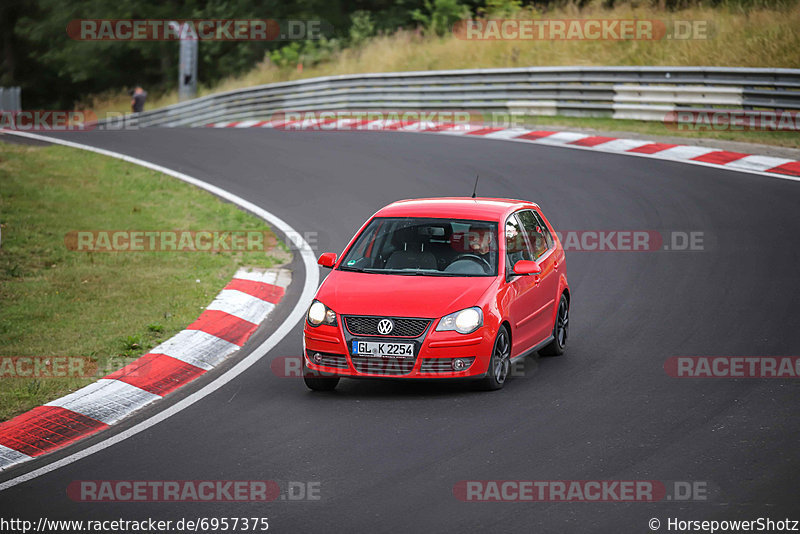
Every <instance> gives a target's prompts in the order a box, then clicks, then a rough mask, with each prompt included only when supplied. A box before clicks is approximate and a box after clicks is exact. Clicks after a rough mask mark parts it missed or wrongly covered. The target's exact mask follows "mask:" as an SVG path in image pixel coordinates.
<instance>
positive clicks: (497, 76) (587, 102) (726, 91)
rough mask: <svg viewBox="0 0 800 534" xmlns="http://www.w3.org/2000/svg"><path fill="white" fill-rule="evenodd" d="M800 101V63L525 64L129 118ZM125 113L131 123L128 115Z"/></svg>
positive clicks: (243, 95) (274, 93)
mask: <svg viewBox="0 0 800 534" xmlns="http://www.w3.org/2000/svg"><path fill="white" fill-rule="evenodd" d="M720 108H724V109H739V110H773V111H783V110H800V69H754V68H726V67H531V68H514V69H472V70H450V71H425V72H392V73H376V74H357V75H343V76H327V77H323V78H311V79H307V80H299V81H294V82H284V83H274V84H268V85H261V86H257V87H249V88H246V89H238V90H234V91H227V92H224V93H217V94H213V95H209V96H205V97H201V98H197V99H194V100H190V101H187V102H182V103H180V104H174V105H172V106H168V107H165V108H162V109H157V110H153V111H146V112H143V113H139V114H138V115H137V116H135V117H129V118H128V121H129V122H128V124H131V125H133V124H137V123H138V126H140V127H147V126H202V125H205V124H208V123H212V122H221V121H236V120H246V119H264V120H265V119H268V118H269V117H270V115H272V114H273V113H276V112H279V111H286V110H293V111H303V110H337V109H352V110H368V109H391V110H401V109H439V110H475V111H503V112H506V111H511V112H522V113H530V114H539V115H541V114H546V115H572V116H604V117H614V118H629V119H641V120H663V118H664V116H665V114H666V113H669V112H670V111H675V110H684V109H691V110H707V109H720ZM131 121H132V122H131Z"/></svg>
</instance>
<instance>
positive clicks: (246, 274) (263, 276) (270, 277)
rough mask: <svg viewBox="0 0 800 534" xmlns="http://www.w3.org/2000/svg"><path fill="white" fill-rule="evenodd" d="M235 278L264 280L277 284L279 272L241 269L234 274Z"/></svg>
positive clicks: (254, 280)
mask: <svg viewBox="0 0 800 534" xmlns="http://www.w3.org/2000/svg"><path fill="white" fill-rule="evenodd" d="M233 277H234V278H238V279H239V280H250V281H252V282H262V283H264V284H273V285H274V284H275V282H276V281H277V279H278V273H277V272H275V271H267V272H258V271H245V270H244V269H240V270H239V271H237V272H236V274H235V275H233Z"/></svg>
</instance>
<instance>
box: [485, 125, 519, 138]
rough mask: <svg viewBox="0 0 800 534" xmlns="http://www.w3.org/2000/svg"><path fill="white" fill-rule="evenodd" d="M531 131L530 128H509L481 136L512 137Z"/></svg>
mask: <svg viewBox="0 0 800 534" xmlns="http://www.w3.org/2000/svg"><path fill="white" fill-rule="evenodd" d="M528 132H530V130H525V129H522V128H509V129H507V130H498V131H496V132H491V133H488V134H486V135H482V136H480V137H484V138H486V139H512V138H514V137H519V136H520V135H523V134H526V133H528Z"/></svg>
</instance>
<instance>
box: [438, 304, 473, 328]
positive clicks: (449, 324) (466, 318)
mask: <svg viewBox="0 0 800 534" xmlns="http://www.w3.org/2000/svg"><path fill="white" fill-rule="evenodd" d="M481 326H483V312H482V311H481V309H480V308H478V307H477V306H475V307H473V308H467V309H466V310H461V311H457V312H455V313H451V314H450V315H445V316H444V317H442V320H441V321H439V326H437V327H436V331H437V332H444V331H446V330H455V331H456V332H458V333H459V334H470V333H472V332H474V331H475V330H477V329H478V328H480V327H481Z"/></svg>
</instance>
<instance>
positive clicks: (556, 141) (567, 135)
mask: <svg viewBox="0 0 800 534" xmlns="http://www.w3.org/2000/svg"><path fill="white" fill-rule="evenodd" d="M587 137H591V136H590V135H586V134H580V133H574V132H556V133H554V134H553V135H548V136H546V137H542V138H540V139H532V141H533V142H534V143H541V144H543V145H565V144H567V143H571V142H573V141H578V140H579V139H585V138H587Z"/></svg>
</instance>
